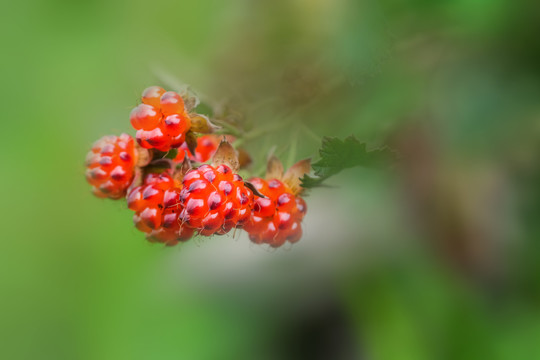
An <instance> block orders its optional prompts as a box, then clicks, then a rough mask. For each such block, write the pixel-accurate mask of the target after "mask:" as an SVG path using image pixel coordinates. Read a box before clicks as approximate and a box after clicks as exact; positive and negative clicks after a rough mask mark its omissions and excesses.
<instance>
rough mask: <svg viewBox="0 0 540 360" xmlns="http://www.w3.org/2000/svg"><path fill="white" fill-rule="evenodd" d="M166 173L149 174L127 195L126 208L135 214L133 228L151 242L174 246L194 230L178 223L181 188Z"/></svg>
mask: <svg viewBox="0 0 540 360" xmlns="http://www.w3.org/2000/svg"><path fill="white" fill-rule="evenodd" d="M177 185H180V184H176V183H175V181H174V180H173V179H172V177H171V176H170V175H169V174H167V173H162V174H148V175H147V176H146V178H145V180H144V184H143V185H142V186H138V187H136V188H134V189H133V190H131V191H130V193H129V195H128V198H127V203H128V207H129V208H130V209H131V210H133V211H135V215H134V216H133V222H134V223H135V227H136V228H137V229H139V230H140V231H142V232H144V233H146V234H147V235H146V238H147V239H148V240H149V241H150V242H160V243H164V244H166V245H176V244H177V243H178V242H181V241H187V240H189V239H190V238H191V237H192V236H193V232H194V229H192V228H190V227H189V226H187V225H186V224H183V223H182V221H181V220H179V214H180V212H181V210H182V206H181V203H180V188H179V187H178V186H177Z"/></svg>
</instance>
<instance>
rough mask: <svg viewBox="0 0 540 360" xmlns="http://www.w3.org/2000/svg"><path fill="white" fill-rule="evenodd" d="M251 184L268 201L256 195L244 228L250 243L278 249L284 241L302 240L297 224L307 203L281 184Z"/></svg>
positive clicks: (257, 181)
mask: <svg viewBox="0 0 540 360" xmlns="http://www.w3.org/2000/svg"><path fill="white" fill-rule="evenodd" d="M251 183H252V184H253V186H254V187H255V189H257V191H259V192H260V193H261V194H263V195H265V196H267V197H268V198H261V197H258V196H255V199H254V201H253V210H252V212H251V217H250V219H249V221H248V222H247V223H246V224H245V225H244V229H245V230H246V231H247V232H248V234H249V238H250V239H251V241H253V242H254V243H257V244H261V243H266V244H270V246H272V247H279V246H281V245H283V244H284V243H285V242H286V241H289V242H291V243H294V242H297V241H298V240H300V238H301V237H302V228H301V226H300V223H301V221H302V219H303V218H304V215H305V214H306V210H307V207H306V202H305V201H304V200H303V199H302V198H301V197H299V196H294V194H293V193H292V191H291V190H290V189H289V188H288V187H287V186H286V185H285V184H284V183H282V182H281V181H279V180H277V179H272V180H270V181H268V182H267V181H265V180H263V179H260V178H254V179H251Z"/></svg>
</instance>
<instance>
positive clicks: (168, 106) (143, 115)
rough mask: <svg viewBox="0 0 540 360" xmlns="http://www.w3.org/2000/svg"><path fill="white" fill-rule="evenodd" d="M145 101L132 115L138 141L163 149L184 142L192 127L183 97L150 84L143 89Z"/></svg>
mask: <svg viewBox="0 0 540 360" xmlns="http://www.w3.org/2000/svg"><path fill="white" fill-rule="evenodd" d="M142 101H143V103H142V104H140V105H138V106H137V107H136V108H135V109H133V111H131V115H130V121H131V125H132V126H133V127H134V128H135V129H136V130H137V141H138V142H139V144H140V145H141V146H142V147H144V148H146V149H151V148H154V149H157V150H159V151H164V152H166V151H169V150H170V149H171V148H177V147H179V146H180V145H182V144H183V143H184V141H185V135H186V133H187V132H188V130H189V129H190V127H191V120H190V118H189V116H188V115H187V114H186V113H185V112H184V101H183V100H182V97H181V96H180V95H178V94H177V93H175V92H174V91H167V92H165V90H164V89H163V88H161V87H159V86H151V87H149V88H147V89H145V90H144V91H143V93H142Z"/></svg>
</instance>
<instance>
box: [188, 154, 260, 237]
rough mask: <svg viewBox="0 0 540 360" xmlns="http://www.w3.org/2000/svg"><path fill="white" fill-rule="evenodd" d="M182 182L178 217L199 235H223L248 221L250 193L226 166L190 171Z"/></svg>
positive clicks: (204, 166)
mask: <svg viewBox="0 0 540 360" xmlns="http://www.w3.org/2000/svg"><path fill="white" fill-rule="evenodd" d="M182 184H183V188H182V191H181V192H180V202H181V203H182V206H183V207H184V208H183V210H182V213H181V214H180V218H181V219H182V220H183V221H184V222H186V223H187V224H189V225H190V226H191V227H193V228H196V229H198V230H199V233H200V234H202V235H206V236H209V235H213V234H219V235H222V234H226V233H227V232H229V231H230V230H231V229H232V228H234V227H242V226H243V225H244V224H245V223H246V222H247V221H248V220H249V216H250V214H251V202H252V200H253V193H252V192H251V190H249V189H248V188H247V187H246V186H245V185H244V182H243V180H242V178H241V177H240V175H238V174H234V173H233V171H232V170H231V168H230V167H228V166H227V165H219V166H216V167H213V166H210V165H206V164H205V165H202V166H200V167H199V168H198V169H194V170H190V171H189V172H188V173H187V174H186V175H185V176H184V180H183V182H182Z"/></svg>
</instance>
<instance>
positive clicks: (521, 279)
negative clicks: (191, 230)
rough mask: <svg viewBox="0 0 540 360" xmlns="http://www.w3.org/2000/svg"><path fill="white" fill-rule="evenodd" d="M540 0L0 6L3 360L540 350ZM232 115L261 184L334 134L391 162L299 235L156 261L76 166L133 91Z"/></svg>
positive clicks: (323, 195) (236, 241)
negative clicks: (264, 174) (202, 101)
mask: <svg viewBox="0 0 540 360" xmlns="http://www.w3.org/2000/svg"><path fill="white" fill-rule="evenodd" d="M539 14H540V9H539V8H538V6H536V5H534V3H533V2H530V1H513V2H507V1H503V0H491V1H487V0H460V1H425V0H414V1H401V0H384V1H371V0H366V1H363V0H360V1H354V0H312V1H308V0H294V1H247V0H244V1H189V2H188V1H176V2H175V1H153V2H150V1H105V0H92V1H80V2H74V1H63V0H48V1H45V0H44V1H40V0H21V1H17V2H15V1H12V2H3V3H2V5H0V31H1V32H0V33H1V35H0V41H1V43H0V45H1V50H2V55H1V57H0V65H1V66H0V78H1V79H2V86H1V87H0V99H1V100H0V101H1V103H2V122H1V123H2V128H1V133H2V135H3V136H2V138H1V140H0V147H1V148H0V150H1V159H2V163H1V165H2V169H3V170H2V176H1V180H0V189H1V196H2V202H1V204H2V205H1V207H0V211H1V214H0V215H1V216H0V218H1V219H2V236H1V241H0V357H1V358H3V359H287V358H291V359H299V358H310V359H317V358H321V359H340V358H343V359H351V358H353V359H356V358H370V359H415V360H416V359H484V358H489V359H538V358H540V344H539V342H538V339H540V305H539V304H540V265H539V264H540V261H539V259H540V245H539V241H540V226H539V224H540V222H539V221H538V219H539V216H540V191H539V188H540V187H539V184H540V165H539V164H540V137H539V135H540V117H539V116H540V105H539V104H540V102H539V101H538V99H539V98H540V97H539V95H540V83H539V76H540V68H539V65H538V64H540V42H539V41H538V39H537V35H538V33H539V28H538V24H540V19H539ZM181 83H187V84H190V85H191V86H192V87H193V89H195V90H196V91H197V92H199V93H200V94H204V98H206V99H212V100H213V101H216V102H219V101H226V102H227V104H230V105H229V106H230V108H231V109H232V110H233V111H235V112H238V114H240V115H238V119H237V120H238V125H239V126H240V127H242V128H243V129H245V131H246V133H247V134H250V135H249V136H248V138H247V139H245V143H244V145H245V146H246V148H247V149H248V150H249V151H250V152H251V154H252V156H253V159H254V164H253V165H252V168H251V169H249V170H248V171H247V172H246V174H250V173H259V172H260V169H261V168H262V167H264V158H265V156H266V154H267V153H268V151H269V150H270V149H271V148H272V147H274V146H275V149H276V153H277V154H278V155H279V156H280V157H281V158H282V160H283V161H284V162H285V163H287V164H288V165H290V164H292V163H293V162H294V161H296V160H299V159H301V158H304V157H308V156H312V157H314V158H315V159H316V158H317V149H318V147H319V146H320V139H321V138H322V136H339V137H342V138H343V137H345V136H348V135H351V134H354V135H355V136H356V137H357V138H358V139H359V140H361V141H363V142H367V143H368V144H369V145H370V146H380V145H389V146H392V147H393V148H395V149H396V151H397V152H398V153H399V154H400V159H401V160H400V161H399V163H398V164H397V165H393V166H391V167H390V168H389V169H384V170H367V169H361V168H359V169H351V170H347V171H346V172H343V173H342V174H340V175H339V176H336V177H334V178H332V179H331V180H329V185H331V187H328V188H321V189H315V190H312V191H310V193H309V196H308V197H306V199H307V204H308V214H307V216H306V219H305V221H304V226H303V227H304V233H305V235H304V237H303V239H302V240H301V241H300V242H299V243H298V244H296V245H294V246H293V247H288V246H286V249H279V250H277V251H271V250H269V249H267V248H264V247H258V246H256V245H254V244H250V243H249V240H248V239H247V237H246V236H245V235H240V234H239V233H238V234H236V236H235V237H233V236H224V237H214V238H210V239H193V240H191V241H189V242H188V243H186V244H184V245H182V246H177V247H174V248H164V247H162V246H159V245H152V244H149V243H147V242H146V241H145V240H144V236H143V235H142V234H141V233H139V232H137V230H136V229H134V227H133V226H132V222H131V213H130V211H129V210H127V209H126V206H125V204H124V203H123V202H122V201H117V202H113V201H106V200H101V199H97V198H94V197H93V196H92V195H91V193H90V191H89V186H88V184H86V182H85V179H84V158H85V155H86V152H87V151H88V150H89V148H90V146H91V144H92V143H93V141H94V140H96V139H98V138H99V137H101V136H102V135H105V134H109V133H111V134H118V133H121V132H128V133H130V134H132V135H133V134H134V131H133V130H132V129H131V128H130V124H129V121H128V116H129V111H130V110H131V109H132V108H133V107H134V106H135V105H136V104H137V102H138V97H139V94H140V92H141V91H142V89H144V88H145V87H147V86H150V85H154V84H158V85H162V86H165V87H167V88H170V89H174V88H175V86H177V84H181Z"/></svg>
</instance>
